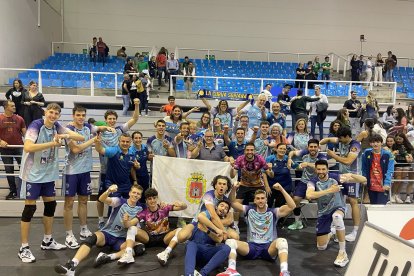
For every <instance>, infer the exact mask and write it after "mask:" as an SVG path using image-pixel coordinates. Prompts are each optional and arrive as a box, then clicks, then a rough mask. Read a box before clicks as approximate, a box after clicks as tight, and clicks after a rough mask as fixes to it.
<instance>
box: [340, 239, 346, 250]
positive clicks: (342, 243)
mask: <svg viewBox="0 0 414 276" xmlns="http://www.w3.org/2000/svg"><path fill="white" fill-rule="evenodd" d="M339 252H345V242H344V241H343V242H339Z"/></svg>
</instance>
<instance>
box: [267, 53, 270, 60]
mask: <svg viewBox="0 0 414 276" xmlns="http://www.w3.org/2000/svg"><path fill="white" fill-rule="evenodd" d="M267 62H270V53H269V52H267Z"/></svg>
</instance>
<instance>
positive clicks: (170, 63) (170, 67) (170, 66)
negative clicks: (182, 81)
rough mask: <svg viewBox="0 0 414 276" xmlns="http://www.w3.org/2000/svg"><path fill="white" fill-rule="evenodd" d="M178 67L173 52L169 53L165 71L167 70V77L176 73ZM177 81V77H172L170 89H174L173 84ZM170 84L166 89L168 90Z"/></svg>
mask: <svg viewBox="0 0 414 276" xmlns="http://www.w3.org/2000/svg"><path fill="white" fill-rule="evenodd" d="M179 69H180V64H179V63H178V60H176V59H175V54H174V53H171V54H170V59H169V60H167V71H168V78H169V77H170V76H171V75H178V73H179ZM176 83H177V78H176V77H173V78H172V89H173V90H174V91H175V84H176ZM170 89H171V86H170V87H169V88H168V91H170Z"/></svg>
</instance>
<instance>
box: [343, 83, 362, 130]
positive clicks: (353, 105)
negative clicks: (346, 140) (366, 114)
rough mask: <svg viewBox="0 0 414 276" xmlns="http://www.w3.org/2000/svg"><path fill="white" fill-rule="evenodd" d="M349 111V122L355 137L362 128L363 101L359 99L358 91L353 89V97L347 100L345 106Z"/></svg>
mask: <svg viewBox="0 0 414 276" xmlns="http://www.w3.org/2000/svg"><path fill="white" fill-rule="evenodd" d="M343 107H345V108H346V109H348V112H349V122H350V123H351V130H352V137H355V136H356V135H357V134H358V133H359V130H360V128H361V125H360V117H361V116H360V109H361V102H360V101H359V100H358V99H357V93H356V92H355V91H351V98H350V99H349V100H346V101H345V103H344V106H343Z"/></svg>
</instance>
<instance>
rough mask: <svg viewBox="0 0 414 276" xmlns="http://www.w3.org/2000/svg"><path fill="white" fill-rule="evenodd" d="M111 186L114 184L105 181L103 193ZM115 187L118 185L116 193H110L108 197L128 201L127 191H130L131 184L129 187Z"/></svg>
mask: <svg viewBox="0 0 414 276" xmlns="http://www.w3.org/2000/svg"><path fill="white" fill-rule="evenodd" d="M112 184H114V183H113V182H112V181H111V180H108V179H106V180H105V188H104V190H103V191H104V192H105V191H106V190H107V189H108V188H109V187H110V186H111V185H112ZM117 185H118V191H116V192H114V193H112V194H111V195H110V197H122V198H126V199H128V198H129V191H130V190H131V187H132V184H131V183H130V186H129V187H126V186H125V185H123V186H120V185H119V184H117Z"/></svg>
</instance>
